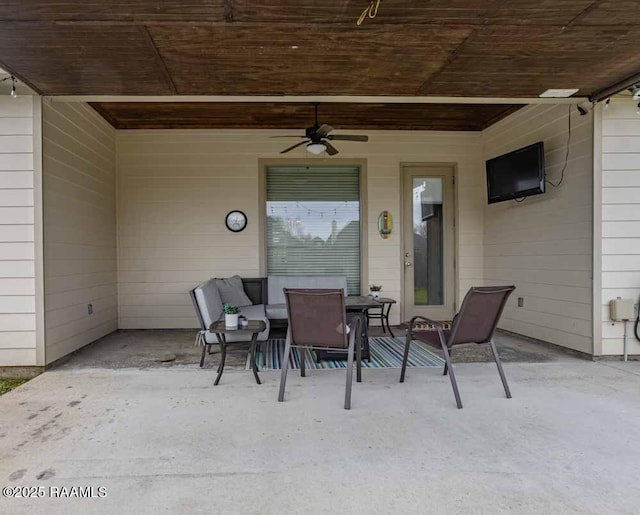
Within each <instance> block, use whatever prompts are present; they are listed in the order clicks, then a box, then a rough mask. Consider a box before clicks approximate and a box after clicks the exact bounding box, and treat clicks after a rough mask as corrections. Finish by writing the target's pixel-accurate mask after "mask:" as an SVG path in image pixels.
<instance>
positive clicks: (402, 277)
mask: <svg viewBox="0 0 640 515" xmlns="http://www.w3.org/2000/svg"><path fill="white" fill-rule="evenodd" d="M412 167H421V168H442V167H448V168H451V174H452V181H453V184H451V185H450V187H451V188H452V202H453V205H452V206H451V209H452V215H453V231H452V233H451V238H452V239H453V241H451V249H452V253H453V256H452V259H453V275H452V281H453V285H452V290H453V291H452V295H451V296H452V299H450V300H448V301H447V302H448V303H450V304H451V309H452V316H453V314H455V313H456V310H457V307H458V288H459V278H458V266H457V265H458V244H457V243H458V223H457V219H458V190H457V188H456V182H457V176H458V173H457V172H458V169H457V165H456V163H451V162H426V163H419V162H402V163H400V262H399V265H400V298H401V299H402V302H401V303H400V304H401V305H400V319H401V320H402V321H408V320H409V318H407V311H408V310H407V306H406V303H405V302H404V300H405V297H406V292H405V265H404V263H405V252H406V251H405V234H404V230H405V223H406V215H405V209H404V206H405V202H412V200H413V199H411V198H409V199H407V198H406V193H405V188H404V183H405V175H406V172H405V170H407V169H408V168H412Z"/></svg>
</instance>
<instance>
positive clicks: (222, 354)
mask: <svg viewBox="0 0 640 515" xmlns="http://www.w3.org/2000/svg"><path fill="white" fill-rule="evenodd" d="M226 359H227V345H226V342H222V343H221V344H220V364H219V365H218V376H217V377H216V380H215V381H214V382H213V386H217V385H218V383H219V382H220V378H221V377H222V372H223V371H224V362H225V361H226Z"/></svg>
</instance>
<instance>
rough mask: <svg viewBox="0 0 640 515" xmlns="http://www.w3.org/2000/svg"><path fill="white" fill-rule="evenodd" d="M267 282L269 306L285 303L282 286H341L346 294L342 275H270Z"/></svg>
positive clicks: (345, 284)
mask: <svg viewBox="0 0 640 515" xmlns="http://www.w3.org/2000/svg"><path fill="white" fill-rule="evenodd" d="M267 283H268V287H267V291H268V292H269V295H268V301H269V305H270V306H271V305H273V304H285V302H286V300H285V298H284V292H283V291H282V290H283V288H342V289H343V290H344V294H345V295H347V278H346V277H345V276H343V275H270V276H269V277H268V280H267ZM270 318H271V317H270ZM284 318H287V316H286V314H285V316H284Z"/></svg>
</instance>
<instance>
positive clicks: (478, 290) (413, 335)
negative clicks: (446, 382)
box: [400, 286, 516, 409]
mask: <svg viewBox="0 0 640 515" xmlns="http://www.w3.org/2000/svg"><path fill="white" fill-rule="evenodd" d="M515 289H516V287H515V286H482V287H472V288H471V289H469V291H468V292H467V294H466V295H465V297H464V300H463V301H462V306H460V311H459V312H458V314H457V315H456V316H455V317H454V319H453V324H452V326H451V330H447V329H445V328H444V324H443V323H442V322H438V321H435V320H431V319H429V318H426V317H423V316H415V317H413V318H412V319H411V321H410V322H409V328H408V329H407V339H406V343H405V347H404V356H403V359H402V371H401V372H400V382H401V383H404V376H405V372H406V369H407V361H408V358H409V346H410V345H411V341H412V340H414V339H416V340H418V341H422V342H425V343H428V344H431V345H433V344H434V342H433V341H432V340H431V339H429V338H428V335H427V334H425V332H424V331H422V333H423V334H422V335H421V334H420V333H421V331H416V330H415V325H416V322H418V321H419V320H424V321H426V322H427V323H429V324H431V325H433V326H435V328H436V330H437V331H438V338H439V340H440V346H441V347H442V352H443V353H444V359H445V365H444V375H447V372H448V373H449V379H450V380H451V387H452V388H453V395H454V396H455V398H456V404H457V406H458V409H461V408H462V401H461V400H460V392H459V391H458V385H457V383H456V378H455V374H454V371H453V367H452V366H451V352H452V349H453V345H457V344H462V343H477V344H483V343H488V344H489V346H490V347H491V352H492V354H493V359H494V361H495V362H496V365H497V367H498V373H499V374H500V379H501V380H502V386H503V387H504V391H505V394H506V395H507V398H508V399H511V391H510V390H509V385H508V384H507V378H506V377H505V375H504V370H503V369H502V364H501V362H500V357H499V356H498V351H497V350H496V345H495V342H494V341H493V336H494V334H495V331H496V327H497V326H498V321H499V320H500V316H501V315H502V312H503V311H504V307H505V305H506V303H507V299H508V298H509V295H511V293H512V292H513V290H515ZM484 295H492V296H496V295H499V296H502V298H501V299H500V302H499V303H498V304H497V306H496V309H495V310H493V312H490V313H488V314H487V316H490V317H492V320H491V323H490V325H489V326H488V328H485V329H486V332H485V334H483V335H479V336H478V339H477V340H472V339H470V338H468V337H461V338H460V337H458V336H459V334H460V333H465V332H467V333H468V332H469V327H468V325H469V324H470V322H469V320H468V316H469V315H468V307H469V305H470V304H471V303H472V301H473V300H475V299H474V297H477V296H484ZM461 329H462V331H461ZM431 333H432V332H431ZM445 333H448V334H447V336H445Z"/></svg>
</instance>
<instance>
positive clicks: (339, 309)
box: [278, 288, 362, 409]
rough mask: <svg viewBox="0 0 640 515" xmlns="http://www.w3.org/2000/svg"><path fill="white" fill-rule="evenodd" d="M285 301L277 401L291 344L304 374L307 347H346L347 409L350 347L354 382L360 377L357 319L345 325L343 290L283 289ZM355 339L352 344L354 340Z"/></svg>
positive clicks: (281, 396)
mask: <svg viewBox="0 0 640 515" xmlns="http://www.w3.org/2000/svg"><path fill="white" fill-rule="evenodd" d="M284 295H285V299H286V303H287V316H288V319H289V329H288V330H287V340H286V344H285V349H284V355H283V356H282V375H281V378H280V392H279V394H278V401H280V402H282V401H283V400H284V389H285V386H286V383H287V370H288V368H289V357H290V355H291V347H297V348H298V349H299V355H300V375H301V376H302V377H305V375H306V371H305V364H304V358H305V352H306V350H307V349H324V350H345V349H347V353H348V354H347V356H348V358H347V385H346V389H345V396H344V409H350V408H351V385H352V383H353V359H354V347H355V353H356V358H355V359H356V368H357V381H358V382H360V380H361V373H362V372H361V353H362V351H361V345H360V330H361V327H360V324H361V321H360V318H354V319H353V321H352V322H351V325H350V326H347V324H346V312H345V305H344V290H343V289H306V288H305V289H300V288H284ZM356 342H358V344H357V345H356V344H355V343H356Z"/></svg>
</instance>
